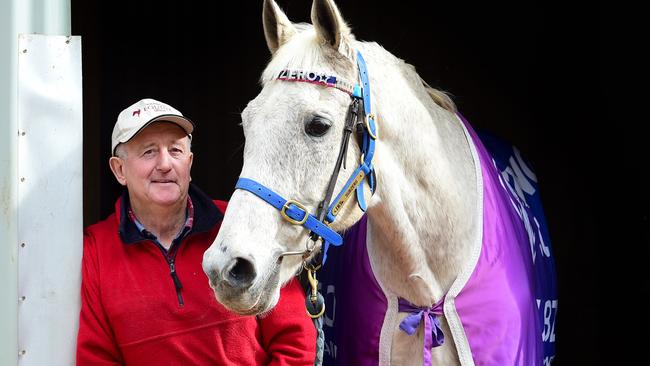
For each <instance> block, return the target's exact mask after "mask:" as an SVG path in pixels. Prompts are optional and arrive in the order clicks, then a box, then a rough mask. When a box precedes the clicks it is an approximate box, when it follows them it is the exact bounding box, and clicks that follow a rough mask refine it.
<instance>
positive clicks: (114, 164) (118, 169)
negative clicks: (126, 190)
mask: <svg viewBox="0 0 650 366" xmlns="http://www.w3.org/2000/svg"><path fill="white" fill-rule="evenodd" d="M108 165H109V166H110V167H111V171H112V172H113V175H114V176H115V179H117V181H118V182H119V183H120V184H121V185H123V186H126V176H125V175H124V160H122V158H118V157H117V156H111V158H110V159H108Z"/></svg>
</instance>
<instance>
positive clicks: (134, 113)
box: [111, 98, 194, 155]
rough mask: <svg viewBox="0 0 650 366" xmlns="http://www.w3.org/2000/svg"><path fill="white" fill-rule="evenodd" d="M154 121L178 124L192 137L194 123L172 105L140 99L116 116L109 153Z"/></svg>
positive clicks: (113, 152)
mask: <svg viewBox="0 0 650 366" xmlns="http://www.w3.org/2000/svg"><path fill="white" fill-rule="evenodd" d="M156 121H168V122H172V123H175V124H177V125H178V126H180V127H181V128H182V129H183V130H185V132H186V133H187V135H188V136H189V137H190V139H191V138H192V131H194V123H193V122H192V121H190V120H189V119H187V118H185V117H183V114H182V113H181V112H179V111H178V110H177V109H175V108H173V107H172V106H170V105H168V104H165V103H163V102H159V101H157V100H154V99H149V98H146V99H142V100H140V101H138V102H137V103H135V104H133V105H131V106H130V107H128V108H126V109H125V110H123V111H122V112H120V114H119V115H118V116H117V122H115V126H114V127H113V137H112V144H111V153H112V154H113V155H115V148H116V147H117V145H119V144H123V143H125V142H128V141H129V140H131V139H132V138H133V136H135V135H137V134H138V132H140V131H142V130H143V129H144V128H145V127H147V126H149V125H150V124H152V123H154V122H156Z"/></svg>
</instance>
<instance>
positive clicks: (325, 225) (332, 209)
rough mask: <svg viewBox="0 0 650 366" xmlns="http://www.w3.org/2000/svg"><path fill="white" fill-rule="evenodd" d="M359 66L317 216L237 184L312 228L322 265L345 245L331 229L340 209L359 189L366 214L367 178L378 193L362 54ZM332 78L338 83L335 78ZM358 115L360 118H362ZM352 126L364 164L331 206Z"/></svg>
mask: <svg viewBox="0 0 650 366" xmlns="http://www.w3.org/2000/svg"><path fill="white" fill-rule="evenodd" d="M357 67H358V68H359V78H360V79H361V85H359V84H357V85H355V86H354V87H353V89H352V92H351V93H350V97H351V99H352V101H351V104H350V110H349V112H348V118H347V121H346V127H345V132H344V135H343V140H342V142H341V149H340V150H339V157H338V159H337V164H336V168H335V169H334V172H333V173H332V176H331V178H330V182H329V185H328V189H327V193H326V195H325V199H324V200H323V202H322V203H321V205H320V208H319V214H318V216H314V215H313V214H311V213H309V212H307V209H306V207H305V206H304V205H302V204H301V203H300V202H298V201H295V200H292V199H289V200H287V199H285V198H284V197H282V196H280V195H279V194H277V193H275V192H274V191H273V190H271V189H269V188H267V187H265V186H264V185H262V184H260V183H258V182H256V181H254V180H252V179H249V178H244V177H240V178H239V180H238V181H237V184H236V185H235V189H243V190H246V191H248V192H251V193H253V194H254V195H256V196H257V197H259V198H261V199H263V200H264V201H266V202H267V203H268V204H270V205H271V206H273V207H275V208H276V209H278V210H280V214H281V215H282V217H283V218H284V219H285V220H286V221H288V222H289V223H291V224H294V225H302V226H304V227H306V228H307V229H309V230H310V231H311V239H312V240H313V241H314V242H316V241H317V240H318V238H319V237H320V238H322V239H323V244H324V247H323V251H322V254H323V258H322V263H325V260H326V259H327V250H328V248H329V245H330V244H331V245H334V246H339V245H341V244H342V243H343V238H342V237H341V235H340V234H339V233H337V232H335V231H334V230H332V229H331V228H330V226H329V225H330V224H331V223H333V222H334V221H335V220H336V215H337V214H338V213H339V212H340V210H341V208H342V207H343V206H344V205H345V203H346V202H347V201H348V199H349V198H350V197H351V196H352V194H353V192H354V191H355V190H356V197H357V203H358V205H359V208H360V209H361V210H362V211H364V212H365V211H366V209H367V205H366V201H365V198H364V196H363V184H364V181H365V180H366V179H367V180H368V185H369V187H370V191H371V192H372V193H374V192H375V185H376V179H375V172H374V167H373V165H372V158H373V156H374V154H375V140H376V139H377V126H376V123H375V116H374V115H373V114H372V113H371V104H370V81H369V80H368V70H367V68H366V62H365V60H364V59H363V56H362V55H361V53H360V52H357ZM333 78H334V80H336V78H335V77H333ZM296 81H300V80H296ZM335 83H336V82H335ZM335 83H334V84H335ZM330 84H331V83H327V84H322V85H325V86H334V85H330ZM334 87H336V86H334ZM341 90H342V89H341ZM359 103H361V104H363V110H362V111H361V110H360V108H359ZM359 112H361V113H359ZM359 114H361V115H360V116H359ZM359 117H360V118H359ZM359 119H361V121H359ZM352 124H356V126H357V128H359V127H360V128H361V130H362V137H361V143H360V147H361V156H362V162H361V163H360V164H359V166H358V167H357V168H356V169H355V170H354V172H353V173H352V174H351V175H350V178H348V181H347V182H346V183H345V186H343V189H341V191H340V192H339V193H338V195H337V196H336V198H335V199H334V200H333V201H332V202H331V203H330V202H329V201H330V199H331V196H332V193H333V192H332V191H333V190H334V185H335V184H336V180H337V178H338V174H339V171H340V168H341V162H344V161H345V154H346V152H347V144H348V140H349V137H350V134H351V132H352V128H353V127H354V126H352ZM325 208H327V211H325ZM314 247H315V245H314V246H312V247H311V248H309V247H308V248H307V250H305V251H299V252H285V253H284V254H283V255H293V254H302V255H303V257H304V258H305V259H306V258H307V257H309V256H310V255H311V254H312V252H313V250H314Z"/></svg>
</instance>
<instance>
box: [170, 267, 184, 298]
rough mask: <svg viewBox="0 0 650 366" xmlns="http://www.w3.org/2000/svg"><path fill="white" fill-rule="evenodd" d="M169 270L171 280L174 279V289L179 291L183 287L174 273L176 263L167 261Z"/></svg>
mask: <svg viewBox="0 0 650 366" xmlns="http://www.w3.org/2000/svg"><path fill="white" fill-rule="evenodd" d="M169 270H170V272H169V274H171V276H172V280H174V286H176V290H177V291H180V290H181V289H182V288H183V284H182V283H181V280H180V279H179V278H178V275H176V264H174V262H171V263H169Z"/></svg>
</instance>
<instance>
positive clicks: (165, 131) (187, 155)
mask: <svg viewBox="0 0 650 366" xmlns="http://www.w3.org/2000/svg"><path fill="white" fill-rule="evenodd" d="M122 148H123V151H124V152H125V153H126V156H125V157H122V158H120V157H112V158H111V161H110V165H111V169H112V170H113V173H114V174H115V177H116V178H117V180H118V181H119V182H120V184H122V185H125V186H127V188H128V190H129V195H130V198H131V202H132V203H133V204H134V205H138V206H139V207H143V206H149V205H152V204H153V205H157V206H170V205H174V204H177V203H181V202H182V204H184V202H185V200H187V191H188V187H189V184H190V169H191V168H192V159H193V155H192V153H191V152H190V144H189V138H188V137H187V135H186V134H185V131H183V129H182V128H180V127H179V126H178V125H176V124H173V123H168V122H154V123H152V124H151V125H149V126H147V127H146V128H145V129H144V130H142V131H140V133H138V134H137V135H136V136H135V137H134V138H132V139H131V140H130V141H129V142H127V143H125V144H124V145H123V146H122Z"/></svg>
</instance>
